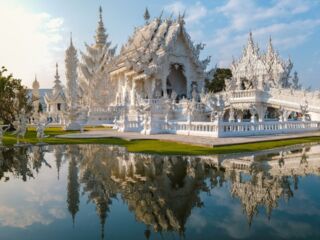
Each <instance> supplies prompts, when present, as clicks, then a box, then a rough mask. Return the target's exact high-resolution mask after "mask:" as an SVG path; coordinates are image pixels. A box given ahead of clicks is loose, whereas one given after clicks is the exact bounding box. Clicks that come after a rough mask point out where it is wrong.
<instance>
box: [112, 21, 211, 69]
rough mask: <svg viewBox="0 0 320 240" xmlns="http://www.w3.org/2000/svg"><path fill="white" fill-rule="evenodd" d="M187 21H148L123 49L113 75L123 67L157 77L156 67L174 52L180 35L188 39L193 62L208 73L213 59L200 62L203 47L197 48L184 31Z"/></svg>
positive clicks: (137, 29)
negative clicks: (206, 69)
mask: <svg viewBox="0 0 320 240" xmlns="http://www.w3.org/2000/svg"><path fill="white" fill-rule="evenodd" d="M184 24H185V23H184V17H183V16H182V17H181V16H179V17H178V18H177V19H174V20H172V19H171V18H169V19H165V20H162V19H161V16H160V17H158V18H155V19H154V20H152V21H150V22H149V21H147V22H146V24H145V25H144V26H142V27H138V28H136V29H135V31H134V33H133V35H132V36H131V37H129V39H128V41H127V43H126V44H124V45H123V46H122V49H121V52H120V55H119V56H118V57H117V59H116V61H115V64H114V67H113V68H112V69H111V71H110V72H113V71H116V70H117V69H120V68H122V67H126V68H127V69H131V68H133V70H134V71H136V72H141V71H144V72H145V73H146V74H147V75H151V74H153V73H154V71H153V70H154V68H155V66H157V65H159V63H161V59H162V58H163V57H165V55H166V54H164V53H165V52H170V50H173V48H174V47H175V41H176V40H177V38H178V36H179V34H181V35H182V36H183V38H184V41H185V43H186V45H187V48H189V49H190V53H191V58H192V61H193V62H194V63H195V65H196V66H197V67H198V68H200V69H201V70H204V69H205V68H206V66H207V64H208V63H209V59H206V60H204V61H201V60H199V54H200V51H201V50H202V49H203V45H202V44H198V45H194V44H193V42H192V41H191V39H190V36H189V34H188V33H187V32H186V29H185V27H184Z"/></svg>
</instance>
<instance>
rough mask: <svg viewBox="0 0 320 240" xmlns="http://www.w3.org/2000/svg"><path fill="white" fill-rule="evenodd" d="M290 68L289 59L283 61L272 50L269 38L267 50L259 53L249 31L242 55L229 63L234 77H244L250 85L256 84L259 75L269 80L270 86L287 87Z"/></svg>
mask: <svg viewBox="0 0 320 240" xmlns="http://www.w3.org/2000/svg"><path fill="white" fill-rule="evenodd" d="M291 69H292V63H291V61H290V59H289V60H288V61H284V60H282V59H281V58H280V56H279V54H278V53H277V52H276V51H275V50H274V48H273V45H272V40H271V38H270V40H269V43H268V47H267V52H266V53H262V54H261V53H260V49H259V47H258V45H257V44H255V43H254V40H253V37H252V33H251V32H250V34H249V38H248V43H247V46H246V47H245V48H244V50H243V54H242V57H241V58H240V59H239V60H237V61H235V60H234V61H233V63H232V64H231V70H232V75H233V77H234V78H245V79H247V80H248V81H249V82H253V84H252V85H255V84H257V83H256V82H257V81H258V78H259V76H263V78H264V79H265V80H267V81H269V83H270V85H271V86H272V87H289V85H290V84H289V82H288V81H289V75H290V72H291Z"/></svg>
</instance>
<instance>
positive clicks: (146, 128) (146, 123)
mask: <svg viewBox="0 0 320 240" xmlns="http://www.w3.org/2000/svg"><path fill="white" fill-rule="evenodd" d="M142 111H143V121H142V125H143V130H142V134H144V135H146V134H149V132H150V130H151V129H150V128H151V107H150V105H147V106H145V107H144V108H143V110H142Z"/></svg>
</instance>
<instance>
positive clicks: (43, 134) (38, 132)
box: [36, 122, 49, 142]
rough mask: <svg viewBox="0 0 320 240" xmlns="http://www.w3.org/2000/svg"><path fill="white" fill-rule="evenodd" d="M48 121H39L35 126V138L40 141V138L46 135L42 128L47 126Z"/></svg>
mask: <svg viewBox="0 0 320 240" xmlns="http://www.w3.org/2000/svg"><path fill="white" fill-rule="evenodd" d="M48 124H49V122H48V123H41V122H39V123H38V124H37V128H36V131H37V138H38V140H39V141H40V142H42V140H43V139H44V138H45V137H46V136H45V133H44V130H45V129H46V127H47V126H48Z"/></svg>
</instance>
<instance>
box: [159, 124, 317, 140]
mask: <svg viewBox="0 0 320 240" xmlns="http://www.w3.org/2000/svg"><path fill="white" fill-rule="evenodd" d="M319 129H320V122H311V121H310V122H302V121H289V122H278V121H274V122H271V121H269V122H255V123H252V122H219V123H218V122H185V121H184V122H182V121H181V122H178V121H169V122H167V123H164V124H162V125H161V132H163V133H171V134H181V135H193V136H208V137H231V136H253V135H264V134H265V135H267V134H282V133H294V132H304V131H312V130H319Z"/></svg>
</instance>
